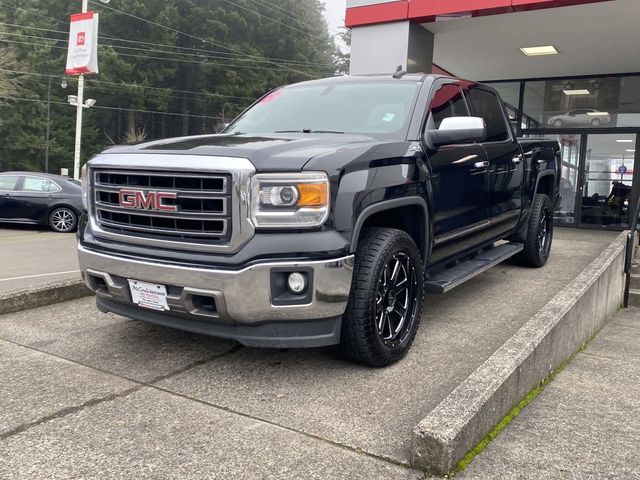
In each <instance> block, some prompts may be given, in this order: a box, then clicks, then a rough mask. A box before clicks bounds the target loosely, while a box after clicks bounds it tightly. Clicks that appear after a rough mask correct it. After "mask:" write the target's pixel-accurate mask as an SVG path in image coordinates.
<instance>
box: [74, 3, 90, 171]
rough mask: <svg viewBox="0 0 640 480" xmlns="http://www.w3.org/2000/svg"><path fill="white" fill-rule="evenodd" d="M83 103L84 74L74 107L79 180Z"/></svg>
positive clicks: (75, 152) (79, 84)
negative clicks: (76, 103)
mask: <svg viewBox="0 0 640 480" xmlns="http://www.w3.org/2000/svg"><path fill="white" fill-rule="evenodd" d="M88 4H89V1H88V0H82V13H87V10H88V9H89V5H88ZM83 105H84V75H82V74H80V76H79V77H78V105H77V107H76V143H75V148H74V151H73V178H75V179H76V180H80V146H81V144H82V107H83Z"/></svg>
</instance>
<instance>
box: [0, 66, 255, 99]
mask: <svg viewBox="0 0 640 480" xmlns="http://www.w3.org/2000/svg"><path fill="white" fill-rule="evenodd" d="M0 72H7V73H15V74H19V75H34V76H37V77H47V78H60V77H61V76H62V75H47V74H44V73H35V72H25V71H22V70H7V69H4V68H0ZM86 81H88V82H90V83H100V84H105V85H115V86H118V87H129V88H140V89H145V90H147V89H148V90H159V91H167V92H170V93H173V92H177V93H186V94H192V95H206V96H213V97H222V98H231V99H234V100H249V101H254V100H255V98H253V97H240V96H236V95H226V94H223V93H214V92H195V91H191V90H179V89H174V88H166V87H154V86H150V85H138V84H135V83H126V82H109V81H106V80H97V79H93V78H87V79H86Z"/></svg>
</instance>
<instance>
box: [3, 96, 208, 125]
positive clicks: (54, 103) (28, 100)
mask: <svg viewBox="0 0 640 480" xmlns="http://www.w3.org/2000/svg"><path fill="white" fill-rule="evenodd" d="M0 99H3V100H16V101H22V102H33V103H41V104H47V103H49V102H48V101H47V100H41V99H34V98H25V97H12V96H8V95H0ZM50 103H51V104H52V105H67V106H73V105H71V104H69V103H65V102H58V101H54V100H52V101H51V102H50ZM73 107H74V108H75V106H73ZM91 108H98V109H102V110H120V111H123V112H139V113H152V114H154V115H173V116H178V117H194V118H209V119H213V120H217V119H218V117H212V116H209V115H196V114H192V113H178V112H161V111H159V110H142V109H137V108H124V107H112V106H106V105H94V106H93V107H91Z"/></svg>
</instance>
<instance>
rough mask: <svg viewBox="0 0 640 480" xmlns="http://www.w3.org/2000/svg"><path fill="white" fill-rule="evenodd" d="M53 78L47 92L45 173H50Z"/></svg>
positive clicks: (50, 78)
mask: <svg viewBox="0 0 640 480" xmlns="http://www.w3.org/2000/svg"><path fill="white" fill-rule="evenodd" d="M51 80H53V78H52V77H49V91H48V93H47V136H46V143H45V146H44V173H49V134H50V132H51Z"/></svg>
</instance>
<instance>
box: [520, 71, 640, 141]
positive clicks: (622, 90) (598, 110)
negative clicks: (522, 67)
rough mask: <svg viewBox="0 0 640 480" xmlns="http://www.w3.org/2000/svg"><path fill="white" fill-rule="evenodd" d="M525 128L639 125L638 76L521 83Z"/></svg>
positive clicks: (639, 94) (639, 95)
mask: <svg viewBox="0 0 640 480" xmlns="http://www.w3.org/2000/svg"><path fill="white" fill-rule="evenodd" d="M523 115H524V120H525V121H526V122H527V123H528V128H599V127H639V126H640V77H639V76H627V77H602V78H579V79H560V80H546V81H531V82H526V83H525V93H524V112H523Z"/></svg>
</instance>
